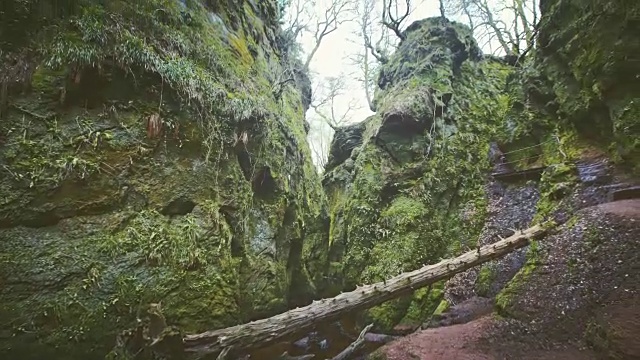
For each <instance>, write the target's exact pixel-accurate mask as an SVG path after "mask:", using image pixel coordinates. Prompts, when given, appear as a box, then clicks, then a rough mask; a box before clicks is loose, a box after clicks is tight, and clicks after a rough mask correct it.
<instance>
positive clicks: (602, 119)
mask: <svg viewBox="0 0 640 360" xmlns="http://www.w3.org/2000/svg"><path fill="white" fill-rule="evenodd" d="M418 6H420V5H418ZM282 11H283V9H282V2H279V1H275V0H266V1H256V0H238V1H209V0H206V1H205V0H139V1H124V0H113V1H99V0H56V1H40V0H7V1H3V4H2V5H1V10H0V19H1V25H0V45H1V49H0V59H2V62H1V63H0V174H1V176H0V322H1V326H0V358H2V359H42V358H45V357H47V358H52V359H102V358H108V359H133V358H135V359H160V358H191V357H197V356H196V355H201V354H195V355H194V354H180V355H179V356H176V355H175V354H170V353H168V352H162V351H157V347H155V348H154V346H155V345H156V344H157V343H158V342H160V343H161V345H163V346H164V345H167V346H170V347H172V346H174V345H175V344H173V343H171V341H178V342H181V341H182V340H183V339H189V338H188V337H189V336H192V338H191V340H192V341H193V342H194V343H195V340H193V339H194V337H195V336H196V335H194V334H207V332H208V331H213V330H222V329H226V328H230V327H233V326H237V325H241V324H247V323H252V322H255V321H258V320H260V319H277V318H272V317H274V316H276V315H278V314H283V315H281V318H282V317H286V314H288V313H287V311H290V310H295V309H298V308H302V307H304V306H308V305H310V304H311V305H313V304H316V303H318V301H320V300H321V299H329V298H334V299H336V296H339V295H340V294H342V293H347V292H351V291H354V290H356V289H359V290H361V289H363V288H362V286H365V285H367V284H373V283H383V284H384V283H385V282H386V281H387V280H389V279H392V278H394V277H397V276H399V275H401V274H403V273H407V272H410V271H414V270H417V269H420V268H422V267H423V266H425V265H428V264H438V263H440V262H442V261H444V260H445V259H450V258H455V257H457V256H460V255H462V254H465V253H467V252H470V251H476V249H479V248H480V247H481V246H489V245H491V244H494V243H496V242H498V241H500V240H501V239H504V238H509V237H511V236H517V234H518V233H520V231H522V230H525V229H527V228H531V227H533V226H536V225H539V224H553V226H552V227H549V230H548V233H546V234H545V236H541V237H537V236H536V237H532V240H531V241H530V242H529V243H528V246H526V247H523V248H521V249H518V250H515V251H512V252H510V253H509V254H507V255H506V256H502V257H500V258H499V259H495V260H491V261H488V262H485V263H483V264H481V265H478V266H475V267H472V268H470V269H468V270H466V271H464V272H460V273H458V274H455V275H454V276H451V277H447V278H445V279H441V280H438V281H435V282H433V283H432V284H431V285H429V286H425V287H422V288H416V289H412V290H411V291H403V292H402V293H401V294H398V296H396V295H394V296H393V298H392V299H391V300H388V301H384V302H382V303H375V306H369V305H366V306H362V307H358V308H357V309H354V310H353V311H349V312H347V314H346V315H343V314H341V315H340V316H339V318H338V319H331V321H329V322H318V323H317V324H314V328H313V329H308V328H305V329H303V330H304V331H301V332H297V331H296V328H295V327H292V328H291V329H290V332H291V333H292V334H287V336H284V335H282V334H278V333H274V334H270V336H271V337H272V338H273V339H274V340H273V341H270V343H269V344H268V345H269V346H267V347H263V348H262V347H258V348H252V349H248V348H247V349H243V348H229V349H225V346H223V345H224V341H228V339H227V340H225V339H223V338H220V339H216V341H217V343H216V344H217V345H216V346H218V347H220V348H221V349H224V351H223V354H222V355H220V351H216V352H203V353H207V356H206V357H205V358H212V359H215V358H223V357H224V356H225V355H226V358H227V359H236V358H237V359H249V358H250V359H265V360H269V359H284V358H293V359H306V358H310V356H312V355H314V357H313V358H315V359H330V358H334V357H336V356H339V353H340V352H341V351H342V350H343V349H344V348H345V347H347V346H348V345H349V344H350V343H352V342H353V341H356V338H357V337H358V334H359V333H360V332H361V330H362V329H364V328H365V327H366V326H367V325H369V324H372V326H371V327H367V330H370V331H371V333H370V334H369V335H370V336H369V337H363V338H362V339H364V340H366V341H364V342H365V343H366V344H365V345H363V346H362V347H361V348H359V349H358V351H354V353H353V354H349V355H350V356H351V357H349V358H351V359H379V360H382V359H388V360H392V359H395V360H408V359H444V360H447V359H450V360H453V359H477V360H482V359H634V358H639V357H640V340H639V339H638V338H637V334H640V305H638V304H640V271H638V270H639V266H640V248H639V245H640V38H639V37H638V36H637V34H638V29H640V3H638V2H637V1H634V0H616V1H604V0H589V1H584V0H540V4H539V11H540V19H539V22H538V23H537V26H536V28H535V33H534V34H532V36H533V37H535V39H532V41H533V40H535V41H534V43H535V46H533V47H532V48H528V49H526V51H522V52H520V55H519V56H492V55H488V54H486V53H483V50H482V49H481V47H480V46H479V45H478V40H477V39H475V38H474V36H473V32H472V30H471V29H470V28H469V27H468V26H467V25H464V24H462V23H459V22H455V21H453V20H449V19H447V18H445V17H442V16H438V17H428V18H425V19H422V20H417V21H414V22H413V23H411V24H409V25H408V26H407V27H406V28H405V29H403V31H402V37H401V39H402V40H400V42H399V44H398V46H397V48H396V49H395V51H394V52H393V54H391V55H390V56H389V57H388V58H386V59H385V61H384V63H383V64H381V66H380V68H379V69H378V74H377V76H376V81H377V84H376V91H375V96H374V98H373V101H372V103H373V104H372V105H373V107H374V108H375V114H374V115H372V116H370V117H368V118H366V119H357V120H358V121H354V122H353V123H350V124H348V125H344V126H341V127H337V128H336V130H335V134H334V136H333V140H332V142H331V144H330V147H329V156H328V160H327V163H326V165H325V166H324V169H323V171H322V173H318V171H317V168H316V166H315V165H314V163H313V161H312V157H313V155H312V151H311V149H310V146H309V142H308V135H309V132H310V131H311V129H310V125H309V122H308V119H306V118H305V114H306V113H307V110H309V108H310V107H311V106H312V102H313V97H312V88H313V86H312V79H311V78H310V75H309V71H308V70H309V69H308V64H305V63H304V61H303V60H301V59H300V57H299V55H298V52H297V49H296V46H297V45H296V44H295V39H294V40H292V38H291V36H290V34H288V33H287V32H286V31H284V30H283V27H282V24H281V21H280V20H281V12H282ZM478 251H479V250H478ZM389 298H391V297H389ZM372 304H373V302H372ZM329 308H330V307H329ZM309 316H312V314H311V313H310V314H309ZM274 324H275V323H274ZM274 326H275V325H274ZM274 328H275V327H274ZM138 331H139V332H138ZM365 333H366V331H365ZM161 334H162V336H161ZM166 335H168V336H166ZM174 335H175V336H174ZM246 335H247V334H246V333H245V336H246ZM281 335H282V336H281ZM363 336H364V333H363ZM202 346H203V347H204V345H202ZM207 346H211V345H210V344H209V345H207ZM132 349H136V350H135V352H132V351H131V350H132ZM216 349H217V348H216ZM285 351H286V353H285V354H283V353H284V352H285ZM281 354H283V355H281ZM305 356H307V357H305Z"/></svg>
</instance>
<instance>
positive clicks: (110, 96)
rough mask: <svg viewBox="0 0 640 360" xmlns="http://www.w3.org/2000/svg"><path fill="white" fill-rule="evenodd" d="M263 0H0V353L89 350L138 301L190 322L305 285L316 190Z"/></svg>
mask: <svg viewBox="0 0 640 360" xmlns="http://www.w3.org/2000/svg"><path fill="white" fill-rule="evenodd" d="M54 5H56V6H54ZM278 11H279V10H278V9H277V7H276V2H275V1H259V2H255V1H237V2H211V1H196V0H143V1H133V2H132V1H108V2H102V1H90V0H86V1H59V2H56V3H55V4H54V3H49V2H46V1H9V2H8V3H7V4H5V3H3V10H2V12H0V15H1V17H2V18H1V21H0V22H1V23H2V32H1V33H0V34H1V35H0V44H1V45H2V49H3V52H2V54H1V55H0V56H2V57H3V58H2V65H0V88H1V89H2V91H1V92H0V100H1V101H0V107H1V109H0V113H1V115H2V118H1V119H0V134H2V137H0V169H1V170H0V171H1V172H2V176H1V177H0V260H1V261H0V283H1V284H2V285H1V287H0V318H1V319H2V322H3V324H4V325H3V328H2V331H1V332H0V357H8V358H21V359H22V358H24V359H36V358H37V359H40V358H44V357H51V358H60V359H62V358H64V359H70V358H83V359H84V358H87V357H91V358H97V357H100V356H103V355H104V354H106V353H107V352H108V350H109V348H110V347H111V346H113V344H114V339H115V334H116V333H117V332H119V331H120V330H123V329H126V328H129V327H131V326H133V325H135V324H136V321H137V320H138V319H141V320H142V321H145V320H146V315H147V314H146V311H145V310H146V309H147V308H148V305H149V303H161V308H162V311H163V312H164V315H165V317H166V319H167V322H168V323H169V324H170V325H177V326H179V327H180V328H181V329H182V330H184V331H186V332H194V331H202V330H206V329H211V328H218V327H224V326H229V325H233V324H237V323H241V322H245V321H248V320H251V319H253V318H256V317H261V316H265V315H269V314H273V313H275V312H278V311H282V310H285V309H286V308H287V307H289V306H296V305H299V304H300V303H304V302H305V301H307V300H308V299H309V298H310V297H312V296H313V294H314V291H315V289H314V287H313V284H312V283H311V281H310V276H309V274H308V270H307V268H314V269H316V268H318V269H320V268H321V267H322V266H323V265H322V264H320V263H316V262H315V260H314V259H321V258H322V254H318V253H316V252H317V251H322V249H323V247H322V246H315V247H314V246H310V245H308V244H305V241H304V239H305V237H309V238H311V239H316V240H314V243H318V244H320V245H321V243H322V240H323V239H326V236H325V235H323V234H321V233H322V232H323V231H325V230H324V228H323V227H322V226H321V224H322V221H320V222H319V223H318V222H317V221H318V220H321V219H322V217H323V215H322V214H323V213H326V210H325V200H324V197H323V194H322V189H321V186H320V179H319V178H318V176H317V174H316V170H315V168H314V166H313V164H312V163H311V155H310V151H309V149H308V146H307V144H306V140H305V138H306V133H305V122H304V111H305V110H306V106H307V105H308V93H307V91H306V90H305V89H300V88H301V87H303V88H308V78H306V77H305V76H303V75H304V74H303V73H302V72H301V71H299V69H297V68H296V66H297V64H296V60H295V57H294V55H293V54H291V52H290V51H289V50H290V49H289V48H288V47H287V45H286V41H284V40H283V39H284V37H283V36H282V34H281V32H280V29H279V26H278V19H277V14H278ZM285 68H293V69H294V70H295V71H294V72H295V73H296V74H298V76H297V79H296V84H293V83H288V84H282V83H280V82H279V81H278V79H279V78H280V74H281V73H282V72H283V69H285ZM305 84H306V85H305ZM324 217H325V218H326V215H325V216H324ZM317 224H320V225H317ZM304 257H308V258H309V259H310V260H308V261H305V258H304ZM325 257H326V255H325Z"/></svg>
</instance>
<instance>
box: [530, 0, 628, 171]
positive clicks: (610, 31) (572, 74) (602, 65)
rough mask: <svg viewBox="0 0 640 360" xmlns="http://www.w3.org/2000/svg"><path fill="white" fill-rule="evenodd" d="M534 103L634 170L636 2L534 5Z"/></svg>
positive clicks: (570, 0) (564, 0)
mask: <svg viewBox="0 0 640 360" xmlns="http://www.w3.org/2000/svg"><path fill="white" fill-rule="evenodd" d="M540 10H541V12H542V14H543V16H542V17H541V23H540V25H539V28H540V32H539V37H538V50H537V53H536V56H535V68H536V69H538V75H537V76H535V77H533V78H530V79H528V80H527V81H526V83H527V85H526V88H527V92H528V93H529V94H530V99H531V100H532V102H533V103H534V104H535V105H536V106H537V107H538V108H540V109H545V111H546V112H547V113H548V114H549V115H550V116H551V117H552V118H553V119H554V120H555V121H557V122H562V123H565V124H570V125H571V126H573V127H575V128H576V130H577V132H578V134H579V135H580V136H581V137H582V138H583V139H585V140H588V141H590V142H593V143H595V144H596V145H597V146H599V147H601V148H604V149H607V150H608V152H609V153H610V155H611V156H612V157H613V158H614V159H617V160H619V163H620V164H623V165H625V166H627V167H628V168H630V169H631V170H632V171H634V172H635V174H636V175H637V174H639V173H640V161H639V160H638V159H640V140H639V137H638V134H640V81H639V80H640V78H639V76H640V75H638V74H640V55H638V54H640V38H639V37H638V36H637V34H636V32H634V31H633V30H632V29H637V28H638V27H639V25H640V24H639V21H640V3H638V2H637V1H634V0H620V1H606V0H593V1H580V0H547V1H541V2H540Z"/></svg>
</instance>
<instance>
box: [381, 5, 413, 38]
mask: <svg viewBox="0 0 640 360" xmlns="http://www.w3.org/2000/svg"><path fill="white" fill-rule="evenodd" d="M404 2H405V8H404V12H402V11H401V10H400V6H399V5H398V0H382V25H384V26H386V27H387V28H388V29H389V30H391V31H393V33H394V34H396V36H397V37H398V38H400V40H404V34H403V33H402V31H401V30H400V27H401V26H402V22H403V21H404V20H405V19H406V18H407V17H408V16H409V14H410V13H411V0H405V1H404ZM401 13H402V15H400V14H401Z"/></svg>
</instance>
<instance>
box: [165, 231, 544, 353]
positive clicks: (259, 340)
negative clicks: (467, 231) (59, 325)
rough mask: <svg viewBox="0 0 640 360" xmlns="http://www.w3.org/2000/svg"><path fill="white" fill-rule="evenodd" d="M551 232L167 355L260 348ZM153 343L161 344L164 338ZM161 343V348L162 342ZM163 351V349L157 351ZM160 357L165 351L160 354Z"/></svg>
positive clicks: (215, 335)
mask: <svg viewBox="0 0 640 360" xmlns="http://www.w3.org/2000/svg"><path fill="white" fill-rule="evenodd" d="M550 228H551V225H550V224H543V225H535V226H533V227H531V228H528V229H526V230H522V231H516V233H515V234H513V235H511V236H509V237H508V238H505V239H502V240H500V241H498V242H495V243H493V244H490V245H486V246H482V247H480V248H477V249H475V250H471V251H468V252H466V253H464V254H462V255H460V256H458V257H456V258H451V259H446V260H442V261H440V262H439V263H437V264H433V265H426V266H424V267H422V268H421V269H418V270H415V271H411V272H407V273H403V274H400V275H398V276H396V277H393V278H391V279H388V280H386V281H382V282H379V283H375V284H371V285H365V286H362V287H358V288H357V289H356V290H354V291H351V292H346V293H342V294H340V295H338V296H336V297H334V298H329V299H324V300H320V301H314V302H313V303H312V304H310V305H308V306H305V307H301V308H296V309H293V310H290V311H287V312H285V313H282V314H279V315H276V316H273V317H270V318H266V319H261V320H257V321H253V322H250V323H247V324H242V325H236V326H232V327H228V328H225V329H219V330H212V331H206V332H203V333H200V334H192V335H186V336H183V337H182V341H181V342H180V341H179V342H180V343H181V344H179V347H180V349H179V350H178V349H175V342H173V345H172V346H171V347H172V348H173V351H171V352H172V353H174V354H175V350H178V351H179V352H180V353H181V355H180V358H184V357H185V355H186V357H189V358H200V357H203V356H216V354H218V355H222V357H220V356H218V358H219V359H221V358H224V355H226V354H242V353H245V352H247V351H249V350H253V349H258V348H262V347H265V346H268V345H271V344H273V343H276V342H278V341H280V340H282V339H285V338H288V337H291V336H293V335H297V334H298V333H301V332H303V331H306V330H310V329H312V328H313V327H314V326H315V325H317V324H318V323H322V322H330V321H334V320H337V319H339V318H340V317H341V316H343V315H345V314H346V313H349V312H353V311H356V310H362V309H366V308H370V307H373V306H376V305H379V304H381V303H383V302H385V301H388V300H392V299H394V298H397V297H399V296H402V295H405V294H408V293H410V292H411V291H413V290H416V289H419V288H422V287H425V286H428V285H431V284H433V283H435V282H437V281H440V280H444V279H448V278H450V277H452V276H453V275H455V274H457V273H460V272H463V271H465V270H467V269H469V268H472V267H474V266H477V265H480V264H482V263H485V262H487V261H490V260H494V259H497V258H500V257H502V256H505V255H507V254H509V253H510V252H512V251H514V250H516V249H519V248H522V247H524V246H526V245H527V244H529V241H530V240H533V239H539V238H541V237H543V236H544V235H545V234H546V232H547V231H548V230H549V229H550ZM159 340H160V341H156V344H155V346H152V350H153V348H155V349H156V350H159V348H157V347H156V346H157V345H161V344H162V343H163V342H165V341H164V339H159ZM165 345H166V344H165ZM162 348H164V349H166V348H167V347H162ZM162 352H163V353H165V354H166V352H164V351H162Z"/></svg>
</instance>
